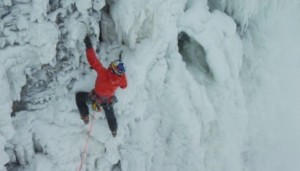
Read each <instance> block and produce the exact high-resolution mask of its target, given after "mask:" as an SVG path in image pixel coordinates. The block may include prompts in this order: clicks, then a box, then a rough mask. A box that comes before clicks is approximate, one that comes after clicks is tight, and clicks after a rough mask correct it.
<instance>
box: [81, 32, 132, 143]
mask: <svg viewBox="0 0 300 171" xmlns="http://www.w3.org/2000/svg"><path fill="white" fill-rule="evenodd" d="M84 43H85V46H86V56H87V60H88V62H89V64H90V65H91V67H92V68H93V69H94V70H95V71H96V72H97V79H96V82H95V88H94V89H93V90H92V91H91V92H90V93H88V92H77V93H76V104H77V107H78V110H79V112H80V116H81V119H82V120H83V121H84V123H85V124H88V123H89V109H88V105H87V104H89V103H90V104H92V108H93V110H101V107H102V108H103V110H104V112H105V116H106V119H107V122H108V125H109V129H110V131H111V133H112V135H113V137H115V136H116V135H117V129H118V124H117V119H116V116H115V113H114V108H113V105H114V103H116V102H117V99H116V97H115V91H116V89H117V88H118V87H120V88H122V89H124V88H126V87H127V78H126V75H125V66H124V64H123V62H122V61H121V59H117V60H114V61H112V62H111V64H110V65H109V67H108V69H106V68H104V67H103V65H102V64H101V62H100V61H99V60H98V59H97V57H96V54H95V51H94V49H93V47H92V43H91V40H90V38H89V37H88V36H86V37H85V39H84Z"/></svg>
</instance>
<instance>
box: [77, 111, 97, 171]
mask: <svg viewBox="0 0 300 171" xmlns="http://www.w3.org/2000/svg"><path fill="white" fill-rule="evenodd" d="M95 114H96V113H95V112H94V114H93V116H92V122H91V125H90V128H89V131H88V137H87V138H86V141H85V146H84V150H83V154H82V155H83V156H82V158H81V162H80V166H79V169H78V171H81V169H82V166H83V161H84V160H85V156H86V152H87V147H88V143H89V139H90V137H91V132H92V128H93V121H94V119H95Z"/></svg>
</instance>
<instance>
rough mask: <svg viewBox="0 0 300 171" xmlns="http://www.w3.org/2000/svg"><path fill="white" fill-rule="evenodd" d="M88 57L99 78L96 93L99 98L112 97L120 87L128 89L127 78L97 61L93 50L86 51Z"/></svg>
mask: <svg viewBox="0 0 300 171" xmlns="http://www.w3.org/2000/svg"><path fill="white" fill-rule="evenodd" d="M86 56H87V59H88V62H89V63H90V65H91V66H92V67H93V68H94V70H95V71H96V72H97V74H98V76H97V79H96V83H95V89H94V90H95V91H96V93H97V94H98V95H99V96H105V97H111V96H113V95H114V94H115V91H116V89H117V88H118V87H121V88H123V89H124V88H126V87H127V78H126V75H125V74H123V75H121V76H119V75H116V74H114V73H113V72H112V71H111V70H108V69H106V68H104V67H103V65H102V64H101V62H100V61H99V60H98V59H97V57H96V54H95V51H94V49H93V48H88V49H87V50H86Z"/></svg>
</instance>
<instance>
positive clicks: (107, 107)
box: [76, 92, 118, 131]
mask: <svg viewBox="0 0 300 171" xmlns="http://www.w3.org/2000/svg"><path fill="white" fill-rule="evenodd" d="M88 98H89V93H87V92H77V93H76V104H77V107H78V110H79V113H80V115H81V116H87V115H89V108H88V105H87V100H88ZM101 106H102V108H103V110H104V113H105V116H106V119H107V123H108V126H109V129H110V130H111V131H117V129H118V124H117V119H116V116H115V112H114V108H113V105H112V104H111V103H102V104H101Z"/></svg>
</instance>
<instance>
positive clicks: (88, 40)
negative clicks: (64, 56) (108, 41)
mask: <svg viewBox="0 0 300 171" xmlns="http://www.w3.org/2000/svg"><path fill="white" fill-rule="evenodd" d="M84 44H85V47H86V48H87V49H88V48H92V43H91V39H90V37H89V36H85V38H84Z"/></svg>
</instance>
